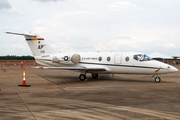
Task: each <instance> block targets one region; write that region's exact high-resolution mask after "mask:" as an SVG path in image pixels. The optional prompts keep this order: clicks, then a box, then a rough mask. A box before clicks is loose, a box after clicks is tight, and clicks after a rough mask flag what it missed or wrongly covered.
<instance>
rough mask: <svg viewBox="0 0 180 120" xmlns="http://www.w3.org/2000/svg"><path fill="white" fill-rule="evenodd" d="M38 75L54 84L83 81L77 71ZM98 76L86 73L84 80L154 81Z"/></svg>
mask: <svg viewBox="0 0 180 120" xmlns="http://www.w3.org/2000/svg"><path fill="white" fill-rule="evenodd" d="M37 75H38V76H40V77H42V78H44V79H46V80H48V81H50V82H52V83H55V84H64V83H71V84H72V83H79V82H83V81H78V75H79V74H78V73H73V74H71V73H70V74H59V73H56V72H52V73H46V74H44V73H39V74H37ZM99 77H100V78H92V77H91V74H87V79H88V81H86V82H90V83H92V82H94V83H95V82H106V81H107V82H109V81H116V82H130V83H134V82H136V83H154V81H153V80H152V79H151V80H150V79H149V78H150V77H149V78H148V77H147V78H148V79H147V80H145V79H146V78H144V79H143V78H141V79H138V78H135V79H131V78H124V77H121V76H113V77H110V75H108V74H100V75H99ZM83 83H84V82H83Z"/></svg>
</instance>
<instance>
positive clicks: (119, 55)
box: [114, 53, 122, 64]
mask: <svg viewBox="0 0 180 120" xmlns="http://www.w3.org/2000/svg"><path fill="white" fill-rule="evenodd" d="M121 57H122V54H121V53H117V54H116V55H115V61H114V63H115V64H121V61H122V60H121Z"/></svg>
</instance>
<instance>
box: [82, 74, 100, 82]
mask: <svg viewBox="0 0 180 120" xmlns="http://www.w3.org/2000/svg"><path fill="white" fill-rule="evenodd" d="M92 78H98V74H92ZM79 80H81V81H87V79H86V74H80V75H79Z"/></svg>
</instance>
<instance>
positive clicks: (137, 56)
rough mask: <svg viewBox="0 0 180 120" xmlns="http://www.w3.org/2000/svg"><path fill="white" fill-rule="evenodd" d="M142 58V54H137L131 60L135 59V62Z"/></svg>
mask: <svg viewBox="0 0 180 120" xmlns="http://www.w3.org/2000/svg"><path fill="white" fill-rule="evenodd" d="M141 57H142V54H137V55H134V56H133V58H134V59H135V60H137V61H138V60H139V59H140V58H141Z"/></svg>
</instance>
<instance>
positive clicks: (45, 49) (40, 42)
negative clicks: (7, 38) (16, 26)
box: [6, 32, 58, 57]
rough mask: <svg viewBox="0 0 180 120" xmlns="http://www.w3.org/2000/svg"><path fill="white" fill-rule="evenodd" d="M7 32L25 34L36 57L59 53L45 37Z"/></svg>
mask: <svg viewBox="0 0 180 120" xmlns="http://www.w3.org/2000/svg"><path fill="white" fill-rule="evenodd" d="M6 33H7V34H14V35H23V36H24V37H25V39H26V41H27V43H28V45H29V48H30V49H31V52H32V54H33V56H34V57H36V56H42V55H49V54H55V53H58V51H57V50H55V49H54V48H52V47H51V46H50V45H49V44H47V43H46V42H45V40H44V38H42V37H40V36H38V35H37V34H23V33H12V32H6Z"/></svg>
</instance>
